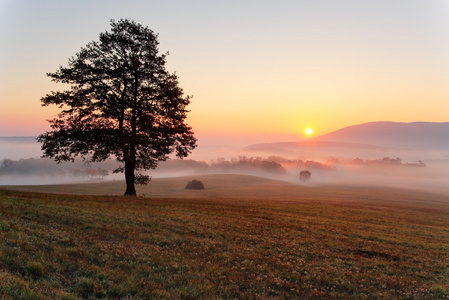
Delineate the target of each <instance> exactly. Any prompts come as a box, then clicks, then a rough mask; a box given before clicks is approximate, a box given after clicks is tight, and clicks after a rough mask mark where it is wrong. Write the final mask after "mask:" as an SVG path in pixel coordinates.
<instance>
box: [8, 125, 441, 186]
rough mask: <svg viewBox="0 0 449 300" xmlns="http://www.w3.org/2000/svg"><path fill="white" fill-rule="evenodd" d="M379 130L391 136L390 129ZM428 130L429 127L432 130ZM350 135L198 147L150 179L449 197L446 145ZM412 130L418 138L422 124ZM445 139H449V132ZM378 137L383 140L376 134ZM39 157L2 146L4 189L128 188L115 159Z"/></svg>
mask: <svg viewBox="0 0 449 300" xmlns="http://www.w3.org/2000/svg"><path fill="white" fill-rule="evenodd" d="M393 124H395V123H393ZM443 124H445V126H446V123H443ZM374 125H376V124H374ZM377 125H379V126H380V127H382V128H388V126H387V125H388V124H385V123H381V124H380V123H379V124H377ZM425 125H426V126H427V127H428V124H427V123H426V124H425ZM364 126H365V127H366V126H367V125H364ZM375 127H376V126H373V125H372V124H371V126H370V128H371V129H370V130H371V131H372V132H376V129H375ZM396 127H397V126H396ZM440 127H441V126H440ZM348 128H349V129H348V131H349V132H350V133H348V134H346V135H345V132H344V130H338V131H336V134H335V136H339V137H340V138H341V137H342V136H344V138H341V139H342V140H344V142H339V141H335V138H330V137H332V136H333V135H332V134H330V135H328V136H330V137H328V138H329V139H331V140H333V141H325V140H324V138H323V137H318V138H316V139H311V140H306V141H302V142H277V143H264V144H253V145H246V146H242V145H241V144H238V143H236V145H233V144H232V142H230V140H228V141H227V142H228V143H229V144H225V143H222V144H219V143H217V140H213V139H210V140H199V147H198V148H197V149H195V150H194V151H193V153H192V154H191V155H190V156H189V157H188V158H187V159H184V160H178V159H170V160H168V161H166V162H161V163H160V164H159V166H158V168H157V169H155V170H149V171H147V172H146V174H148V175H150V176H152V177H154V178H158V177H177V176H188V175H195V174H245V175H254V176H260V177H265V178H270V179H275V180H282V181H287V182H291V183H296V184H301V185H309V186H320V185H344V186H388V187H400V188H410V189H419V190H426V191H431V192H437V193H449V187H448V186H447V182H449V150H448V149H445V148H444V147H443V146H441V145H443V143H442V142H435V143H430V146H429V147H428V149H426V147H425V145H423V146H422V147H421V148H419V149H418V148H411V147H408V148H407V147H403V148H402V147H397V146H400V145H401V144H400V142H399V141H396V143H395V147H388V146H385V145H388V142H390V140H389V139H386V140H385V141H384V142H383V143H382V142H379V141H380V138H377V141H378V143H379V144H383V145H382V146H378V145H369V144H366V143H357V142H356V141H357V140H354V139H351V138H352V137H354V136H355V137H356V138H359V136H360V131H358V130H356V129H357V128H354V127H348ZM400 128H401V130H402V132H403V140H404V141H405V142H404V145H405V146H411V142H410V140H411V139H415V140H416V139H417V138H416V137H413V136H412V137H410V135H407V134H405V133H404V126H400ZM413 129H414V130H416V124H414V125H413ZM354 132H355V133H356V134H355V135H354V134H353V133H354ZM440 132H442V134H446V132H445V131H444V130H440ZM377 135H378V136H379V135H381V133H379V132H377ZM390 135H391V134H390ZM325 137H326V136H325ZM426 138H428V137H426ZM435 138H439V137H438V136H437V137H435ZM364 142H366V140H364ZM433 145H438V146H439V147H432V146H433ZM40 155H41V150H40V144H39V143H37V142H36V140H35V138H33V137H16V138H0V185H30V184H56V183H79V182H92V181H100V180H123V174H113V173H112V171H113V170H114V169H115V168H117V167H118V166H119V165H120V164H119V163H118V162H116V161H114V160H112V159H111V160H108V161H105V162H102V163H95V164H86V163H83V162H82V161H80V160H76V161H75V163H61V164H56V163H55V162H54V161H52V160H51V159H48V158H45V159H44V158H39V156H40ZM304 170H309V171H310V172H311V174H312V175H311V178H310V179H309V180H307V181H305V182H303V181H300V180H299V172H300V171H304ZM150 185H151V182H150Z"/></svg>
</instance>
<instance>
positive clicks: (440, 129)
mask: <svg viewBox="0 0 449 300" xmlns="http://www.w3.org/2000/svg"><path fill="white" fill-rule="evenodd" d="M314 140H315V141H327V142H339V143H358V144H369V145H375V146H382V147H394V148H412V149H429V150H449V122H445V123H433V122H413V123H397V122H370V123H364V124H359V125H354V126H349V127H345V128H342V129H339V130H336V131H333V132H331V133H328V134H326V135H322V136H319V137H317V138H315V139H314Z"/></svg>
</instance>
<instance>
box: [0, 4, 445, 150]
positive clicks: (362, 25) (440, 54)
mask: <svg viewBox="0 0 449 300" xmlns="http://www.w3.org/2000/svg"><path fill="white" fill-rule="evenodd" d="M120 18H130V19H133V20H135V21H136V22H138V23H140V24H142V25H144V26H148V27H149V28H150V29H152V30H153V31H154V32H156V33H158V34H159V42H160V46H159V48H160V51H161V52H162V53H164V52H166V51H169V53H170V55H169V56H168V57H167V62H168V63H167V68H168V70H170V71H171V72H176V74H177V75H178V76H179V83H180V86H181V87H182V88H183V90H184V92H185V94H186V95H192V96H193V98H192V103H191V105H190V106H189V109H190V110H191V112H190V113H189V117H188V120H187V122H188V124H189V125H190V126H192V127H193V130H194V132H195V134H196V136H197V137H198V138H199V139H200V142H203V143H212V144H213V143H222V144H225V143H230V142H234V143H240V144H245V143H246V144H250V143H255V142H280V141H285V142H289V141H299V140H303V139H305V138H306V137H305V133H304V131H305V129H307V128H311V129H313V134H312V135H315V136H316V135H322V134H326V133H329V132H332V131H334V130H337V129H340V128H343V127H346V126H351V125H356V124H361V123H365V122H372V121H395V122H414V121H427V122H448V121H449V99H448V98H449V1H446V0H421V1H417V0H376V1H360V0H342V1H336V0H314V1H309V0H302V1H301V0H297V1H286V0H278V1H267V0H257V1H252V0H251V1H243V0H238V1H237V0H230V1H210V0H209V1H206V0H204V1H203V0H196V1H187V0H182V1H181V0H179V1H174V0H164V1H161V0H160V1H153V0H147V1H137V0H126V1H117V0H77V1H68V0H67V1H61V0H48V1H46V0H40V1H38V0H28V1H26V0H0V70H1V72H0V136H30V135H38V134H40V133H43V132H45V131H47V130H49V126H48V122H46V120H47V119H51V118H53V117H54V116H55V115H56V114H57V112H58V109H57V108H56V107H42V106H41V103H40V98H41V97H43V96H45V95H46V94H47V93H50V91H52V90H54V91H56V90H60V89H63V88H64V87H62V86H59V85H58V84H55V83H53V82H51V80H50V78H49V77H47V76H46V73H48V72H54V71H56V70H57V69H58V68H59V66H60V65H62V66H66V65H67V62H68V59H69V58H70V57H71V56H73V55H75V53H76V52H78V51H79V50H80V49H81V48H82V47H84V46H85V45H86V44H87V43H89V42H90V41H93V40H98V36H99V34H100V33H101V32H104V31H106V30H109V29H110V20H111V19H116V20H117V19H120Z"/></svg>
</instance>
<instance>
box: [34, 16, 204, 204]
mask: <svg viewBox="0 0 449 300" xmlns="http://www.w3.org/2000/svg"><path fill="white" fill-rule="evenodd" d="M157 37H158V36H157V35H156V34H154V33H153V31H152V30H150V29H148V27H143V26H142V25H140V24H137V23H135V22H134V21H132V20H123V19H121V20H119V21H115V20H111V31H110V32H109V31H106V32H104V33H101V34H100V36H99V41H92V42H90V43H89V44H87V45H86V47H84V48H81V51H80V52H79V53H76V55H75V57H72V58H70V59H69V63H68V67H60V68H59V70H57V71H56V72H54V73H48V74H47V76H49V77H51V78H52V80H53V81H54V82H57V83H64V84H69V85H70V89H69V90H65V91H58V92H51V93H50V94H47V95H46V96H45V97H43V98H42V99H41V102H42V105H43V106H48V105H51V104H54V105H57V106H58V107H59V108H60V109H61V112H60V113H59V114H58V117H57V118H55V119H53V120H50V121H49V122H50V124H51V128H52V131H47V132H46V133H44V134H41V135H40V136H39V137H38V141H40V142H41V143H42V150H43V157H51V158H54V160H55V161H57V162H58V163H59V162H62V161H72V162H73V161H74V158H75V157H77V156H80V157H81V158H82V159H83V160H85V161H90V162H100V161H104V160H106V159H107V158H109V157H115V159H116V160H117V161H118V162H120V163H121V164H122V165H121V166H120V167H119V168H117V169H116V170H114V172H115V173H117V172H124V173H125V179H126V191H125V195H132V196H135V195H136V189H135V184H146V183H147V182H148V181H149V177H148V176H145V175H142V174H140V173H138V172H139V171H141V170H148V169H154V168H156V167H157V164H158V162H159V161H165V160H166V159H167V158H168V156H169V154H171V153H173V152H175V153H176V156H177V157H179V158H183V157H186V156H188V154H189V153H190V152H191V151H192V150H193V149H194V148H195V147H196V139H195V137H194V136H193V131H192V128H191V127H189V126H187V124H186V123H185V119H186V117H187V112H188V111H187V110H186V106H187V105H188V104H189V103H190V97H189V96H184V95H183V90H182V89H181V88H180V87H179V86H178V77H177V76H176V74H175V73H169V72H168V71H167V70H166V69H165V64H166V55H167V54H161V55H160V54H158V52H159V50H158V44H159V42H158V40H157ZM123 163H124V166H123ZM136 172H137V173H136Z"/></svg>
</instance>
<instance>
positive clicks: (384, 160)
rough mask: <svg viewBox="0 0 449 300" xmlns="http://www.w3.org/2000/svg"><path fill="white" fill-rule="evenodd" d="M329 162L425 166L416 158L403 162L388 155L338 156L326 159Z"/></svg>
mask: <svg viewBox="0 0 449 300" xmlns="http://www.w3.org/2000/svg"><path fill="white" fill-rule="evenodd" d="M328 161H329V162H332V163H334V164H340V163H342V164H350V165H368V166H399V167H421V168H425V167H426V164H425V163H423V162H422V161H421V160H418V162H416V163H407V162H403V161H402V160H401V159H400V158H399V157H397V158H390V157H384V158H380V159H361V158H354V159H344V160H342V159H338V158H331V159H329V160H328Z"/></svg>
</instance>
